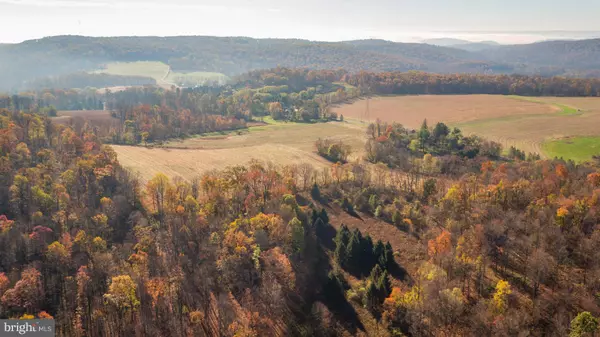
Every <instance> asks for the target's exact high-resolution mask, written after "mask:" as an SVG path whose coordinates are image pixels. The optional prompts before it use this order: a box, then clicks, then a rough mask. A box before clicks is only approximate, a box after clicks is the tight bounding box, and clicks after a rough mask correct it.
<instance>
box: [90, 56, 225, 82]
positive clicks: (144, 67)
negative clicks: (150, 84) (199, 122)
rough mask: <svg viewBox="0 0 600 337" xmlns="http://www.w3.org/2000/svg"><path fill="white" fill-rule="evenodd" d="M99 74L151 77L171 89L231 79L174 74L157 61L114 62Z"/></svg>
mask: <svg viewBox="0 0 600 337" xmlns="http://www.w3.org/2000/svg"><path fill="white" fill-rule="evenodd" d="M97 72H100V73H106V74H111V75H122V76H144V77H150V78H153V79H155V80H156V83H157V84H158V85H160V86H163V87H170V86H171V85H175V86H183V87H192V86H195V85H203V84H208V83H212V82H217V83H220V84H224V83H226V82H227V81H229V77H227V76H226V75H224V74H221V73H214V72H202V71H190V72H174V71H172V70H171V67H169V65H167V64H165V63H163V62H156V61H137V62H114V63H109V64H107V65H106V66H105V68H104V69H102V70H98V71H97Z"/></svg>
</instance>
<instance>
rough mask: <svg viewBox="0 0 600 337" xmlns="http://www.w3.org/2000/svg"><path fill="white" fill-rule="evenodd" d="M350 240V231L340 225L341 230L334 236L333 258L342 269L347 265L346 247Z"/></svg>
mask: <svg viewBox="0 0 600 337" xmlns="http://www.w3.org/2000/svg"><path fill="white" fill-rule="evenodd" d="M349 240H350V231H349V230H348V227H346V225H343V224H342V228H340V230H339V231H338V232H337V234H336V236H335V252H334V258H335V261H336V262H337V264H338V265H340V266H342V267H344V266H346V265H347V261H348V258H347V255H346V251H347V246H348V241H349Z"/></svg>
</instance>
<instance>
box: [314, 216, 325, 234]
mask: <svg viewBox="0 0 600 337" xmlns="http://www.w3.org/2000/svg"><path fill="white" fill-rule="evenodd" d="M314 227H315V234H316V235H317V238H319V239H320V238H321V237H323V235H324V234H325V227H326V225H325V224H324V223H323V220H321V218H317V221H315V223H314Z"/></svg>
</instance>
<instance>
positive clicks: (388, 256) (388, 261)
mask: <svg viewBox="0 0 600 337" xmlns="http://www.w3.org/2000/svg"><path fill="white" fill-rule="evenodd" d="M383 255H384V256H385V265H383V266H382V267H383V269H385V270H388V269H389V267H391V266H392V265H393V264H394V250H393V249H392V245H391V244H390V243H389V242H388V243H386V244H385V251H384V253H383Z"/></svg>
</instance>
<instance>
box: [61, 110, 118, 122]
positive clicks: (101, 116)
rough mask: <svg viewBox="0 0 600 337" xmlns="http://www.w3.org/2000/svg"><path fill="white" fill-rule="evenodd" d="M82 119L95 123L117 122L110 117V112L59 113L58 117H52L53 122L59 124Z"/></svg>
mask: <svg viewBox="0 0 600 337" xmlns="http://www.w3.org/2000/svg"><path fill="white" fill-rule="evenodd" d="M77 118H82V119H84V120H88V121H93V122H105V121H113V120H117V119H116V118H113V117H112V116H111V115H110V111H106V110H72V111H59V112H58V113H57V114H56V117H52V121H53V122H55V123H59V124H66V123H68V122H69V121H70V120H73V119H77Z"/></svg>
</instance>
